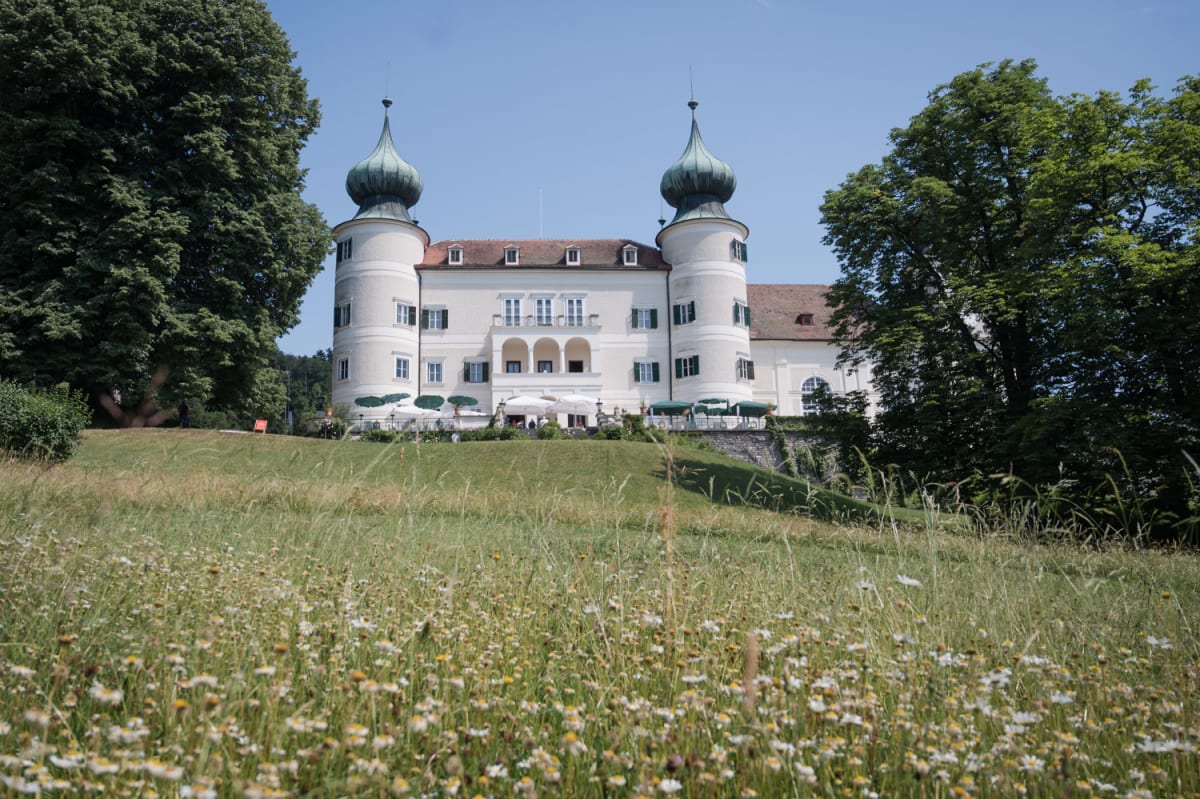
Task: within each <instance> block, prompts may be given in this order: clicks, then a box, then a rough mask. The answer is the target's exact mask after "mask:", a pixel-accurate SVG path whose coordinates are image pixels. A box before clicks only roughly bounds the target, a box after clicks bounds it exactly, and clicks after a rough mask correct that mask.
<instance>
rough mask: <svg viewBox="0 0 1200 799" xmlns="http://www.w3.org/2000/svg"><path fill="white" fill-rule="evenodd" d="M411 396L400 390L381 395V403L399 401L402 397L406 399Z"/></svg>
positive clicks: (387, 403)
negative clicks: (396, 392)
mask: <svg viewBox="0 0 1200 799" xmlns="http://www.w3.org/2000/svg"><path fill="white" fill-rule="evenodd" d="M411 396H412V394H409V393H408V392H407V391H402V392H400V393H399V394H384V395H383V404H384V405H390V404H392V403H394V402H399V401H400V400H402V399H408V398H409V397H411Z"/></svg>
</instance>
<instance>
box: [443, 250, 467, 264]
mask: <svg viewBox="0 0 1200 799" xmlns="http://www.w3.org/2000/svg"><path fill="white" fill-rule="evenodd" d="M462 262H463V248H462V247H451V248H450V249H448V250H446V263H448V264H450V265H451V266H461V265H462Z"/></svg>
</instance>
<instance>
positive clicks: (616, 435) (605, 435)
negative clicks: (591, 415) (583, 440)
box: [595, 424, 625, 441]
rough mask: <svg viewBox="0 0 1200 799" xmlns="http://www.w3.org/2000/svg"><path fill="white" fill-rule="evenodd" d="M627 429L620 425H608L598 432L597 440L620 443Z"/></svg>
mask: <svg viewBox="0 0 1200 799" xmlns="http://www.w3.org/2000/svg"><path fill="white" fill-rule="evenodd" d="M624 430H625V428H623V427H622V426H621V425H619V424H606V425H604V427H601V428H600V429H599V430H597V431H596V436H595V437H596V438H598V439H603V440H605V441H620V440H621V438H622V437H623V435H622V434H623V433H624Z"/></svg>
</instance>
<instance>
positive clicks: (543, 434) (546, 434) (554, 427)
mask: <svg viewBox="0 0 1200 799" xmlns="http://www.w3.org/2000/svg"><path fill="white" fill-rule="evenodd" d="M537 437H538V438H539V439H547V440H549V439H555V438H568V436H567V434H566V433H564V432H563V429H562V427H560V426H559V424H558V422H556V421H554V420H553V419H551V420H549V421H547V422H546V423H545V424H543V425H542V426H541V427H539V428H538V429H537Z"/></svg>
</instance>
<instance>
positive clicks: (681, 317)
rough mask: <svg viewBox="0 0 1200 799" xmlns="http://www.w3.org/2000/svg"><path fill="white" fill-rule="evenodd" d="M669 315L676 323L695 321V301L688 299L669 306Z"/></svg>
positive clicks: (682, 323) (683, 323)
mask: <svg viewBox="0 0 1200 799" xmlns="http://www.w3.org/2000/svg"><path fill="white" fill-rule="evenodd" d="M671 316H672V318H673V319H674V320H675V324H677V325H686V324H688V323H690V322H694V321H696V301H695V300H689V301H687V302H681V303H679V304H678V305H673V306H671Z"/></svg>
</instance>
